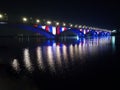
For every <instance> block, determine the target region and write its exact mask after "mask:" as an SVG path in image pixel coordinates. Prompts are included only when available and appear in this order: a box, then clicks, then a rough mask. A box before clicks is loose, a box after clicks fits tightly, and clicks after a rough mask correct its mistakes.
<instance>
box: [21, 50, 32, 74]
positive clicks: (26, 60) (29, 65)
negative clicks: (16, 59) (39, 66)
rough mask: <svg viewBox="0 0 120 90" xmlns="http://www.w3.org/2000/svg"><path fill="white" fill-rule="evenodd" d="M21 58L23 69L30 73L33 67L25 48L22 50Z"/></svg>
mask: <svg viewBox="0 0 120 90" xmlns="http://www.w3.org/2000/svg"><path fill="white" fill-rule="evenodd" d="M23 58H24V65H25V68H26V69H27V70H28V71H30V72H31V71H32V70H33V67H32V63H31V59H30V53H29V49H27V48H25V49H24V50H23Z"/></svg>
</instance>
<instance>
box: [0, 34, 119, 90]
mask: <svg viewBox="0 0 120 90" xmlns="http://www.w3.org/2000/svg"><path fill="white" fill-rule="evenodd" d="M119 45H120V43H119V37H115V36H112V37H100V38H86V39H85V38H82V39H79V40H76V39H72V40H71V39H70V40H61V41H54V40H47V41H43V40H41V39H39V38H24V39H23V38H18V39H17V38H16V39H11V38H0V90H48V89H50V90H51V89H54V90H57V89H63V90H64V89H67V90H68V89H73V90H76V89H77V90H78V89H81V88H82V87H83V86H85V87H84V88H87V86H88V85H91V87H94V85H95V86H96V85H98V87H101V86H102V85H105V86H106V83H115V82H117V81H119V80H120V74H119V72H120V61H119V58H120V55H119V54H120V48H119ZM98 83H100V84H98Z"/></svg>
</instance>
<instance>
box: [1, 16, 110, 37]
mask: <svg viewBox="0 0 120 90" xmlns="http://www.w3.org/2000/svg"><path fill="white" fill-rule="evenodd" d="M0 17H1V20H2V18H3V16H2V15H0ZM7 27H8V26H7ZM13 27H17V28H20V29H22V30H27V31H31V32H35V33H37V34H40V35H42V36H44V37H45V38H48V39H49V38H56V37H57V38H59V37H70V36H76V37H78V38H80V37H87V36H95V37H97V36H110V35H111V33H112V31H111V30H107V29H102V28H97V27H91V26H86V25H78V24H72V23H65V22H58V21H50V20H45V19H43V20H40V19H33V18H31V17H30V18H26V17H23V18H22V19H21V21H20V22H19V24H16V25H14V26H13ZM23 35H24V33H23Z"/></svg>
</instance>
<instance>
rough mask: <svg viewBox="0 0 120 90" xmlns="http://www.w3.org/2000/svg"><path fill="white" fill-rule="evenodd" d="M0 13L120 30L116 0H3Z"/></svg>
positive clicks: (119, 11)
mask: <svg viewBox="0 0 120 90" xmlns="http://www.w3.org/2000/svg"><path fill="white" fill-rule="evenodd" d="M0 11H2V12H7V13H8V14H13V15H26V16H27V15H28V16H37V17H40V18H48V19H49V18H51V19H53V20H60V21H65V22H66V21H67V22H71V23H73V24H82V25H84V24H85V25H88V26H95V27H100V28H106V29H119V28H120V5H119V2H117V1H116V2H115V0H113V1H111V0H109V1H105V0H103V1H102V0H99V1H98V0H96V1H93V0H89V1H87V0H84V1H81V0H77V1H75V0H71V1H70V0H68V1H66V0H54V1H53V0H33V1H31V0H29V1H25V0H24V1H22V0H9V1H7V0H3V1H1V2H0Z"/></svg>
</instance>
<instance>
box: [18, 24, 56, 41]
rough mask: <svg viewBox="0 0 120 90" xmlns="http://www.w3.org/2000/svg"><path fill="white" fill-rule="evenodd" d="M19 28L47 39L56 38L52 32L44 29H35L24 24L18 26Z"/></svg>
mask: <svg viewBox="0 0 120 90" xmlns="http://www.w3.org/2000/svg"><path fill="white" fill-rule="evenodd" d="M17 26H18V27H19V28H21V29H23V30H28V31H32V32H35V33H39V34H40V35H42V36H44V37H45V38H48V39H50V38H55V35H53V34H52V33H51V32H47V31H45V30H44V29H42V28H36V27H33V26H32V25H24V24H20V25H17Z"/></svg>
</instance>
